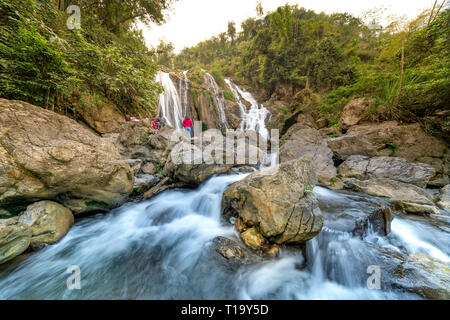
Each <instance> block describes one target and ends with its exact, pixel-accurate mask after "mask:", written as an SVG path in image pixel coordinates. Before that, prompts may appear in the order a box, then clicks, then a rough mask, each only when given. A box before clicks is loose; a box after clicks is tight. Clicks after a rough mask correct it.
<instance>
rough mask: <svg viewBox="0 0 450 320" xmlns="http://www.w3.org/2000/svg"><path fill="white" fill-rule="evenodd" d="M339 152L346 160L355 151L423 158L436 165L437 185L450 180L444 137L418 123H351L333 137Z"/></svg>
mask: <svg viewBox="0 0 450 320" xmlns="http://www.w3.org/2000/svg"><path fill="white" fill-rule="evenodd" d="M328 145H329V147H330V148H331V150H332V151H333V153H334V154H335V156H336V157H337V158H339V159H341V160H346V159H347V158H348V157H350V156H352V155H364V156H369V157H376V156H396V157H397V156H398V157H402V158H404V159H406V160H407V161H409V162H420V163H426V164H429V165H431V166H432V167H434V168H435V169H436V174H437V175H436V177H434V178H432V179H431V180H430V182H429V184H430V185H433V186H441V187H442V186H444V185H446V184H448V183H449V182H450V181H449V173H450V152H449V149H448V147H447V145H446V144H445V142H444V141H442V140H440V139H438V138H435V137H432V136H430V135H428V134H427V133H426V132H425V131H424V130H423V129H422V128H421V126H420V124H418V123H414V124H399V123H397V122H395V121H387V122H382V123H371V124H364V125H356V126H353V127H351V128H350V129H349V130H348V131H347V133H346V134H345V135H343V136H340V137H337V138H333V139H330V140H329V142H328Z"/></svg>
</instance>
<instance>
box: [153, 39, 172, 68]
mask: <svg viewBox="0 0 450 320" xmlns="http://www.w3.org/2000/svg"><path fill="white" fill-rule="evenodd" d="M174 49H175V47H174V45H173V43H171V42H168V43H166V42H164V40H160V41H159V44H158V46H157V47H156V57H157V63H158V64H159V65H163V66H166V67H168V68H172V64H173V57H174V52H173V51H174Z"/></svg>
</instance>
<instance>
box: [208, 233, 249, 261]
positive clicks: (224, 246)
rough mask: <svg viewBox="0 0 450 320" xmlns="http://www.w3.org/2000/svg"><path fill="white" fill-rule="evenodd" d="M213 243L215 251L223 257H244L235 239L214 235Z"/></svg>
mask: <svg viewBox="0 0 450 320" xmlns="http://www.w3.org/2000/svg"><path fill="white" fill-rule="evenodd" d="M213 243H214V245H215V248H216V251H217V252H218V253H220V254H221V255H222V256H223V257H224V258H225V259H228V260H229V259H243V258H244V257H245V254H244V250H243V249H242V248H241V246H240V245H239V244H238V243H237V242H236V241H233V240H230V239H228V238H225V237H216V238H214V240H213Z"/></svg>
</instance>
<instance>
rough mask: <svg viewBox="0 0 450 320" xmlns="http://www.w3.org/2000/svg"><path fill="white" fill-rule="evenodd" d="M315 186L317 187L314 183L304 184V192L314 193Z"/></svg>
mask: <svg viewBox="0 0 450 320" xmlns="http://www.w3.org/2000/svg"><path fill="white" fill-rule="evenodd" d="M315 187H316V186H315V185H313V184H305V185H304V186H303V192H304V193H313V192H314V188H315Z"/></svg>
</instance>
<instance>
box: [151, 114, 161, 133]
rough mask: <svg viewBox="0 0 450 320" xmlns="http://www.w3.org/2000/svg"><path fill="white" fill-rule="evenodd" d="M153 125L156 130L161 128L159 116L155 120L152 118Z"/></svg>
mask: <svg viewBox="0 0 450 320" xmlns="http://www.w3.org/2000/svg"><path fill="white" fill-rule="evenodd" d="M152 127H153V129H155V130H159V129H160V128H161V122H159V118H158V117H156V118H153V120H152Z"/></svg>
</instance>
